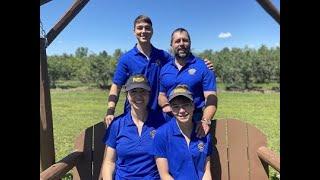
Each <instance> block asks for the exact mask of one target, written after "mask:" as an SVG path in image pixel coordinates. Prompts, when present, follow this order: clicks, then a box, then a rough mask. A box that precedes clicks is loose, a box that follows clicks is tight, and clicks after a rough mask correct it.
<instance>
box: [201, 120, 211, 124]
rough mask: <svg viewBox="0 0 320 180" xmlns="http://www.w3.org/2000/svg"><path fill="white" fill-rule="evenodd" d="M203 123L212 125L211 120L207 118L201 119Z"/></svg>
mask: <svg viewBox="0 0 320 180" xmlns="http://www.w3.org/2000/svg"><path fill="white" fill-rule="evenodd" d="M201 122H202V123H205V124H207V125H211V120H207V119H201Z"/></svg>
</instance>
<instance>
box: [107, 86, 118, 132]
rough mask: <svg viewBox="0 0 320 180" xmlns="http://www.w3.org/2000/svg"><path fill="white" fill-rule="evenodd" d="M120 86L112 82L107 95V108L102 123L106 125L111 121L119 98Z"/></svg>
mask: <svg viewBox="0 0 320 180" xmlns="http://www.w3.org/2000/svg"><path fill="white" fill-rule="evenodd" d="M120 90H121V86H118V85H116V84H114V83H112V85H111V88H110V92H109V96H108V110H107V113H106V116H105V118H104V123H105V125H106V126H107V127H108V126H109V124H110V123H111V121H112V120H113V119H114V112H115V109H116V106H117V102H118V99H119V94H120Z"/></svg>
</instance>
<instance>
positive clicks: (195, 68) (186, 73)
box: [160, 54, 216, 109]
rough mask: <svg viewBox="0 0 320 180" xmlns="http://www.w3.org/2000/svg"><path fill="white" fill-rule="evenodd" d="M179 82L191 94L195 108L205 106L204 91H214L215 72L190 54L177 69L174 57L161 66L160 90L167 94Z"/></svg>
mask: <svg viewBox="0 0 320 180" xmlns="http://www.w3.org/2000/svg"><path fill="white" fill-rule="evenodd" d="M179 84H186V85H188V87H189V91H190V92H191V93H192V95H193V99H194V104H195V107H196V109H202V108H203V107H204V106H205V98H204V95H203V92H204V91H216V76H215V73H214V72H213V71H212V70H210V69H208V67H207V65H206V64H205V63H204V61H203V60H201V59H200V58H198V57H195V56H193V55H192V54H191V55H190V56H189V57H188V59H187V63H186V65H185V66H184V67H182V68H181V70H180V71H179V70H178V68H177V66H176V64H175V62H174V59H173V58H172V60H171V61H170V62H169V63H167V64H166V65H164V66H163V68H162V69H161V72H160V92H163V93H165V94H166V95H167V96H168V95H169V94H170V92H171V91H172V90H173V89H174V88H175V87H176V86H177V85H179Z"/></svg>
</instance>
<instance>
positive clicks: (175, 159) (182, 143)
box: [151, 85, 212, 180]
mask: <svg viewBox="0 0 320 180" xmlns="http://www.w3.org/2000/svg"><path fill="white" fill-rule="evenodd" d="M193 100H194V99H193V97H192V94H191V92H190V91H188V87H187V86H185V85H178V86H177V87H176V88H175V89H173V90H172V91H171V92H170V95H169V103H170V106H171V109H172V113H173V115H174V117H173V118H172V119H171V120H170V121H169V122H167V123H166V124H164V125H162V126H161V127H159V128H158V130H157V133H156V135H155V138H154V141H153V146H152V152H151V154H152V155H154V156H155V159H156V164H157V167H158V171H159V174H160V177H161V179H175V180H209V179H210V180H211V172H210V155H211V154H212V139H211V135H210V133H209V134H207V135H206V136H204V137H202V138H198V137H197V136H196V132H195V127H196V123H195V122H194V121H193V120H192V117H193V111H194V108H195V106H194V101H193Z"/></svg>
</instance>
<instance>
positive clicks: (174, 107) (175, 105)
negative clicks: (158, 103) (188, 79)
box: [171, 103, 192, 111]
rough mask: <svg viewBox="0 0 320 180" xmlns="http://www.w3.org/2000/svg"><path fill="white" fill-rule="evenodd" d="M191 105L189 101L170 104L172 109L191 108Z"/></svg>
mask: <svg viewBox="0 0 320 180" xmlns="http://www.w3.org/2000/svg"><path fill="white" fill-rule="evenodd" d="M191 106H192V104H191V103H185V104H174V105H171V108H172V111H179V110H180V109H181V108H182V109H185V110H186V109H189V108H191Z"/></svg>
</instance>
